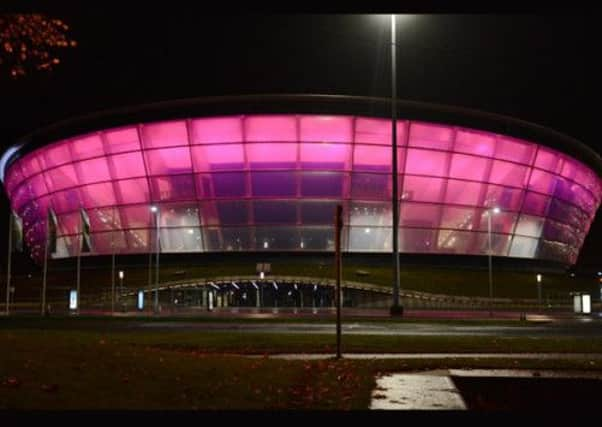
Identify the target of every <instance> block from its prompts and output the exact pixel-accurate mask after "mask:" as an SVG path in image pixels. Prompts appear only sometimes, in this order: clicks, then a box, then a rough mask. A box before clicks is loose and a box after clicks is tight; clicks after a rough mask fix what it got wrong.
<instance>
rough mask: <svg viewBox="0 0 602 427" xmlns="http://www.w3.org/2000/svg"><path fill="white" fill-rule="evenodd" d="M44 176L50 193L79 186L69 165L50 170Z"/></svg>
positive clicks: (71, 166)
mask: <svg viewBox="0 0 602 427" xmlns="http://www.w3.org/2000/svg"><path fill="white" fill-rule="evenodd" d="M44 175H45V176H46V183H47V184H48V188H50V189H51V191H57V190H62V189H63V188H69V187H75V186H77V185H78V184H79V179H78V177H77V174H76V173H75V169H74V168H73V165H71V164H69V165H64V166H59V167H58V168H56V169H50V170H49V171H46V172H45V173H44Z"/></svg>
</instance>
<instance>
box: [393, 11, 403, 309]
mask: <svg viewBox="0 0 602 427" xmlns="http://www.w3.org/2000/svg"><path fill="white" fill-rule="evenodd" d="M395 51H396V43H395V15H391V115H392V117H391V119H392V120H391V123H392V128H391V139H392V141H391V146H392V150H393V153H392V158H393V162H392V163H393V164H392V167H393V200H392V202H393V209H392V210H393V305H392V307H391V314H402V313H403V307H402V306H401V304H400V301H399V288H400V283H399V189H398V171H397V69H396V59H395Z"/></svg>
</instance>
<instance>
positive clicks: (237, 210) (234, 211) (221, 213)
mask: <svg viewBox="0 0 602 427" xmlns="http://www.w3.org/2000/svg"><path fill="white" fill-rule="evenodd" d="M215 208H216V214H217V215H216V217H213V216H211V217H208V218H207V220H208V223H209V224H224V225H239V224H248V223H249V210H250V206H249V203H248V202H245V201H243V200H233V201H223V202H221V201H220V202H215ZM203 218H205V217H203Z"/></svg>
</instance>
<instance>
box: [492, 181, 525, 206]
mask: <svg viewBox="0 0 602 427" xmlns="http://www.w3.org/2000/svg"><path fill="white" fill-rule="evenodd" d="M522 201H523V190H519V189H516V188H509V187H502V186H500V185H487V189H486V191H485V199H484V200H483V206H486V207H491V208H493V207H498V208H500V209H504V210H511V211H518V210H519V209H520V205H521V203H522Z"/></svg>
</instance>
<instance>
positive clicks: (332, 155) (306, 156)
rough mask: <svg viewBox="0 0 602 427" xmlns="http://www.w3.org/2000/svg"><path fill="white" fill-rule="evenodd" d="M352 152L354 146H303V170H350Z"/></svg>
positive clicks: (323, 144) (301, 155)
mask: <svg viewBox="0 0 602 427" xmlns="http://www.w3.org/2000/svg"><path fill="white" fill-rule="evenodd" d="M351 150H352V146H351V145H348V144H330V143H320V144H317V143H313V144H301V145H300V161H301V168H303V169H322V170H347V169H350V168H351Z"/></svg>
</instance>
